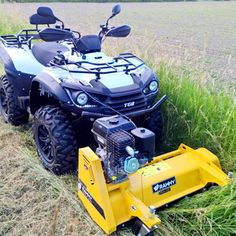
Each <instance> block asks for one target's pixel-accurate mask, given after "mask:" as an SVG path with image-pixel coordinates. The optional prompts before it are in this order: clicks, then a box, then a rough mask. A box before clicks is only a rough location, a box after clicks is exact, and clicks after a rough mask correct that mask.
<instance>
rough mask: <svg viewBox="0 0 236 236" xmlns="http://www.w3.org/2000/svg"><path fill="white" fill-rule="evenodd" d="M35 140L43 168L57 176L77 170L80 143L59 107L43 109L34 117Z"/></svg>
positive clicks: (49, 106)
mask: <svg viewBox="0 0 236 236" xmlns="http://www.w3.org/2000/svg"><path fill="white" fill-rule="evenodd" d="M33 132H34V140H35V144H36V149H37V152H38V155H39V157H40V159H41V161H42V164H43V166H44V167H45V168H46V169H47V170H49V171H51V172H53V173H55V174H57V175H60V174H66V173H72V172H74V171H75V170H76V168H77V158H78V143H77V139H76V134H75V132H74V130H73V127H72V124H71V122H70V120H69V118H68V116H67V115H66V113H65V112H64V111H63V110H62V109H61V108H59V107H56V106H53V105H48V106H44V107H41V108H40V109H39V110H38V111H36V113H35V115H34V124H33Z"/></svg>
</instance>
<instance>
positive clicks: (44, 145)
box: [38, 125, 54, 164]
mask: <svg viewBox="0 0 236 236" xmlns="http://www.w3.org/2000/svg"><path fill="white" fill-rule="evenodd" d="M38 144H39V149H40V152H41V154H42V156H43V158H44V160H45V161H46V162H47V163H48V164H52V163H53V162H54V155H53V148H52V141H51V138H50V133H49V131H48V129H47V128H46V127H45V126H44V125H40V126H39V127H38Z"/></svg>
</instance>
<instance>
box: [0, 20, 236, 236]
mask: <svg viewBox="0 0 236 236" xmlns="http://www.w3.org/2000/svg"><path fill="white" fill-rule="evenodd" d="M21 28H22V25H21V24H20V23H19V22H15V21H14V20H13V18H11V17H10V18H6V17H2V18H1V20H0V34H4V33H9V32H17V31H19V30H20V29H21ZM157 74H158V75H159V77H160V90H161V94H164V93H166V94H167V95H168V96H169V100H168V102H167V103H166V104H165V105H163V107H162V108H163V112H164V118H165V144H166V146H170V147H171V148H176V147H177V146H178V145H179V144H180V143H182V142H183V143H185V144H187V145H190V146H192V147H200V146H204V147H206V148H208V149H210V150H211V151H213V152H214V153H215V154H217V155H218V157H219V158H220V160H221V163H222V166H223V168H224V170H226V171H229V170H231V171H235V170H236V134H235V130H236V109H235V104H234V102H233V99H232V98H231V97H230V95H225V94H224V93H223V92H219V91H218V90H216V89H214V88H210V87H204V86H203V85H200V84H199V83H198V82H196V81H195V82H194V80H193V79H192V74H191V73H189V71H188V70H186V69H183V70H181V71H179V70H178V71H177V70H175V69H173V68H172V67H170V66H169V65H168V64H162V65H161V66H160V68H159V69H158V71H157ZM17 131H20V136H21V138H22V139H23V143H24V145H26V147H27V149H28V151H29V156H34V157H35V156H36V153H35V150H34V145H33V141H32V137H31V135H30V132H31V131H30V129H28V130H27V131H25V127H20V128H17ZM18 133H19V132H17V135H19V134H18ZM9 146H11V145H9ZM25 160H26V161H27V158H26V159H25ZM34 165H36V167H35V169H36V171H35V170H34V169H33V168H32V171H34V174H35V175H36V174H37V175H38V177H39V179H40V178H41V175H42V174H43V173H45V171H44V170H42V166H41V165H39V164H38V162H35V163H34ZM14 171H15V172H16V173H17V167H16V168H15V170H14ZM49 175H50V174H49ZM45 176H46V175H45ZM47 178H48V181H49V182H47V183H49V185H50V186H55V184H54V180H53V179H52V178H57V177H56V176H53V175H52V176H51V177H48V175H47ZM60 179H61V180H62V184H63V183H64V185H65V187H66V188H67V189H70V191H71V194H74V192H75V191H76V187H75V186H76V183H75V182H76V181H75V180H74V178H73V177H70V176H65V177H63V178H60ZM44 181H45V179H44ZM55 181H56V180H55ZM29 183H30V182H29ZM60 183H61V181H60ZM39 187H40V186H39ZM60 188H61V187H60ZM43 191H44V190H43ZM47 191H49V192H50V191H51V193H50V194H51V195H52V196H54V195H56V197H57V196H58V194H59V193H58V190H57V189H56V190H55V188H52V190H50V189H47ZM28 201H29V202H30V199H28ZM68 201H70V198H69V197H68ZM27 204H28V203H27ZM71 204H72V205H74V204H75V202H74V200H73V202H72V203H71ZM76 206H77V208H78V206H79V205H76ZM26 208H27V207H26ZM43 211H45V209H42V213H43ZM37 214H41V213H40V209H39V212H37ZM81 214H82V215H83V214H85V213H81ZM159 215H160V217H161V219H162V222H163V224H162V225H161V228H160V230H161V234H162V235H179V236H184V235H196V236H197V235H202V236H206V235H212V236H215V235H216V236H218V235H219V236H221V235H223V236H230V235H235V234H236V183H235V181H234V182H233V183H232V184H231V185H228V186H226V187H224V188H220V187H212V188H211V189H210V190H209V191H207V192H205V193H201V194H198V195H195V196H193V197H188V198H186V199H184V200H182V201H180V202H179V203H177V204H176V205H174V206H173V207H171V208H169V209H167V210H163V211H160V212H159ZM79 223H80V224H81V225H83V221H82V222H79ZM76 224H77V222H76ZM58 227H62V225H59V226H58ZM120 234H121V235H129V233H128V234H125V233H120Z"/></svg>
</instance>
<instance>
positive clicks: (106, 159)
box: [92, 116, 155, 183]
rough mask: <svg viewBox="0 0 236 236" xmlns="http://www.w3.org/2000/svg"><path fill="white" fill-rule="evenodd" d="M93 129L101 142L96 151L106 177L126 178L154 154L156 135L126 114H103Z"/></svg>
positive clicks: (118, 179) (111, 179)
mask: <svg viewBox="0 0 236 236" xmlns="http://www.w3.org/2000/svg"><path fill="white" fill-rule="evenodd" d="M92 132H93V134H94V137H95V140H96V142H97V143H98V148H97V149H96V154H97V155H98V156H99V157H100V158H101V160H102V163H103V169H104V172H105V175H106V178H107V180H108V182H109V181H112V182H115V183H118V182H121V181H123V180H125V179H127V176H128V174H131V173H134V172H135V171H137V170H138V169H139V168H140V167H142V166H144V165H145V164H146V163H147V162H149V161H151V160H152V158H153V156H154V153H155V134H154V133H153V132H152V131H150V130H148V129H145V128H136V126H135V124H134V123H133V122H132V121H130V120H128V119H126V118H124V117H123V116H112V117H103V118H99V119H97V120H96V121H95V122H94V124H93V129H92Z"/></svg>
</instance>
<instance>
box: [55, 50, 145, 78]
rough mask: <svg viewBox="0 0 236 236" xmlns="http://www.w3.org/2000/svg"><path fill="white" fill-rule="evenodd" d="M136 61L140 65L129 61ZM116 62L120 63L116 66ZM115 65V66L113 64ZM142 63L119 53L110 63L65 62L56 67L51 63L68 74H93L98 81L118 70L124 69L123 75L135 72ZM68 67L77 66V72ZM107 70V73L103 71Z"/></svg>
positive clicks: (130, 56)
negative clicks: (101, 77) (102, 75)
mask: <svg viewBox="0 0 236 236" xmlns="http://www.w3.org/2000/svg"><path fill="white" fill-rule="evenodd" d="M131 58H132V59H134V58H135V59H136V60H138V61H139V62H140V63H139V64H138V65H135V64H134V63H132V61H131V60H130V59H131ZM118 62H122V63H120V64H118ZM115 63H117V65H116V64H115ZM84 64H89V65H92V66H95V67H93V68H86V67H85V66H84ZM144 64H145V63H144V61H143V60H142V59H140V58H139V57H137V56H135V55H133V54H132V53H121V54H119V55H118V56H117V57H115V58H114V60H113V62H112V63H93V62H90V61H86V60H83V61H79V62H66V61H64V65H58V64H57V63H54V62H51V65H52V66H56V67H59V68H61V69H63V70H66V71H68V72H70V73H82V74H95V75H96V76H97V79H100V75H101V74H111V73H117V72H118V69H119V68H122V67H123V68H124V69H123V70H122V71H124V72H125V73H128V72H130V71H132V70H136V69H137V68H139V67H141V66H142V65H144ZM68 65H76V66H78V70H70V69H69V68H68V67H67V66H68ZM104 70H108V71H104Z"/></svg>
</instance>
